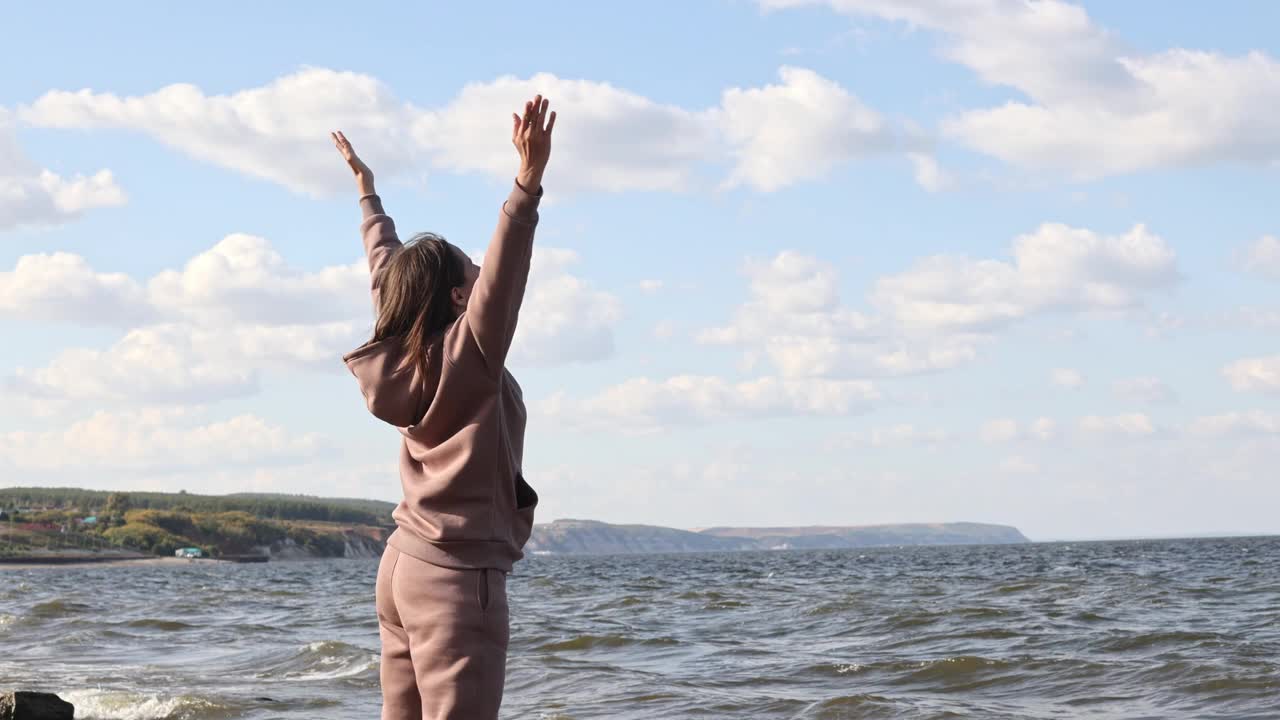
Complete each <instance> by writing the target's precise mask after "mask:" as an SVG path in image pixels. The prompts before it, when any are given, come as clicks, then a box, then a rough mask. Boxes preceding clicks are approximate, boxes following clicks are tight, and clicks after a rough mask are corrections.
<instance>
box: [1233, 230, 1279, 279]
mask: <svg viewBox="0 0 1280 720" xmlns="http://www.w3.org/2000/svg"><path fill="white" fill-rule="evenodd" d="M1237 259H1238V262H1239V264H1240V266H1241V267H1242V268H1243V269H1244V270H1245V271H1247V272H1253V273H1257V274H1259V275H1262V276H1264V277H1267V278H1270V279H1272V280H1280V239H1277V238H1276V237H1275V236H1274V235H1264V236H1262V237H1260V238H1258V239H1257V240H1255V241H1254V242H1252V243H1250V244H1249V245H1248V246H1247V247H1245V248H1244V250H1243V251H1242V252H1241V253H1239V255H1238V258H1237Z"/></svg>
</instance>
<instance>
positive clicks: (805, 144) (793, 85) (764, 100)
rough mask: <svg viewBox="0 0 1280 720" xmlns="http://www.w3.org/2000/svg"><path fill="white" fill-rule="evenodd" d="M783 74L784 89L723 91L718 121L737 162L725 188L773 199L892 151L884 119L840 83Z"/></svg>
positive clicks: (798, 71) (797, 72)
mask: <svg viewBox="0 0 1280 720" xmlns="http://www.w3.org/2000/svg"><path fill="white" fill-rule="evenodd" d="M778 74H779V76H780V78H781V80H782V82H781V84H777V85H766V86H765V87H762V88H750V89H742V88H732V89H729V90H726V91H725V92H724V97H723V99H722V101H721V108H720V111H719V113H718V118H719V122H720V124H721V126H722V127H723V130H724V133H725V135H726V137H727V139H728V142H729V144H730V145H731V146H732V147H733V150H732V153H733V155H734V157H735V158H736V167H735V168H734V170H733V172H732V173H731V174H730V176H729V178H728V180H727V181H726V182H725V185H726V186H727V187H733V186H736V185H741V184H748V185H751V186H753V187H755V188H756V189H759V190H762V191H764V192H770V191H773V190H777V189H778V188H781V187H786V186H787V185H792V184H795V183H796V182H799V181H801V180H811V179H815V178H820V177H822V176H824V175H826V174H827V173H828V172H830V171H831V169H832V168H833V167H835V166H836V165H838V164H839V163H842V162H845V161H847V160H850V159H853V158H856V157H860V156H864V155H868V154H872V153H877V152H883V151H885V150H887V149H890V148H891V147H892V146H893V144H894V140H893V138H892V136H891V135H890V133H889V131H888V128H887V126H886V123H885V121H884V119H883V118H881V117H880V115H879V114H878V113H876V112H875V111H873V110H871V109H870V108H868V107H867V106H866V105H863V104H862V102H861V101H860V100H858V98H856V97H854V96H853V95H852V94H851V93H849V91H847V90H845V89H844V88H843V87H841V86H840V85H839V84H837V83H835V82H832V81H831V80H828V79H826V78H824V77H822V76H821V75H818V74H817V73H815V72H813V71H812V70H806V69H803V68H796V67H783V68H781V69H780V70H779V72H778Z"/></svg>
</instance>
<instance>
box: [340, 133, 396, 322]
mask: <svg viewBox="0 0 1280 720" xmlns="http://www.w3.org/2000/svg"><path fill="white" fill-rule="evenodd" d="M331 136H332V137H333V144H334V145H336V146H337V147H338V152H340V153H342V157H343V159H344V160H346V161H347V165H349V166H351V172H352V173H354V174H355V178H356V189H357V190H358V191H359V193H360V212H361V215H362V220H361V222H360V234H361V236H362V237H363V239H364V254H365V257H367V258H368V259H369V289H370V292H371V294H372V295H373V309H374V310H375V311H376V310H377V309H378V290H379V287H380V286H381V284H382V268H383V267H384V266H385V265H386V264H387V260H388V259H390V258H391V255H392V254H393V253H394V252H395V251H396V250H399V249H400V244H401V243H400V238H399V237H397V236H396V223H395V221H394V220H392V219H391V217H390V216H389V215H387V214H386V212H385V211H383V209H382V198H380V197H378V193H377V191H376V190H374V187H373V171H372V170H370V169H369V166H368V165H366V164H365V162H364V160H361V159H360V156H359V155H357V154H356V151H355V150H354V149H352V147H351V143H350V142H348V141H347V137H346V136H345V135H343V134H342V132H341V131H339V132H335V133H331Z"/></svg>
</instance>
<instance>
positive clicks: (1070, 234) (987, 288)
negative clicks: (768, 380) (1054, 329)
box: [697, 224, 1181, 381]
mask: <svg viewBox="0 0 1280 720" xmlns="http://www.w3.org/2000/svg"><path fill="white" fill-rule="evenodd" d="M1012 254H1013V260H1012V262H1008V261H1002V260H991V259H986V260H974V259H970V258H964V257H953V256H933V257H928V258H925V259H923V260H920V261H918V262H917V263H916V264H915V266H914V267H912V268H910V269H908V270H906V271H904V272H901V273H897V274H893V275H888V276H884V277H882V278H880V279H879V280H878V281H876V282H875V284H874V285H873V287H872V289H871V292H870V293H869V298H870V301H871V304H872V306H874V307H875V308H876V310H877V311H878V312H876V313H875V314H868V313H864V312H862V311H860V310H856V309H853V308H850V307H848V306H846V305H844V304H843V303H842V302H841V299H840V293H839V278H838V273H837V272H836V269H835V268H834V267H833V266H832V265H830V264H829V263H826V262H823V261H821V260H819V259H818V258H815V257H812V256H809V255H805V254H803V253H798V252H795V251H790V250H788V251H783V252H780V253H778V254H777V255H776V256H774V257H773V258H771V259H768V260H760V259H748V260H747V261H746V262H745V263H744V266H743V274H744V275H745V276H746V278H747V284H748V298H747V300H746V301H745V302H744V303H743V304H742V305H741V306H739V307H738V308H737V309H736V310H735V311H734V313H733V315H732V318H731V319H730V321H729V323H727V324H725V325H720V326H714V327H710V328H707V329H704V330H703V331H701V332H700V333H699V334H698V336H697V339H698V341H699V342H701V343H703V344H711V345H730V346H737V347H743V348H746V349H747V350H748V352H749V353H752V354H753V355H755V356H763V357H767V358H768V359H769V360H770V361H771V362H772V363H773V364H774V366H775V367H776V368H777V369H778V371H779V372H780V373H782V374H783V375H784V376H787V377H806V376H808V377H840V376H843V377H856V376H866V375H908V374H916V373H924V372H933V371H939V370H946V369H950V368H954V367H957V366H960V365H963V364H966V363H968V362H971V361H973V360H974V359H975V358H976V357H977V356H978V352H979V350H980V349H981V347H982V346H983V345H985V344H987V343H989V342H990V341H991V340H992V338H993V337H994V335H995V333H996V332H997V331H999V330H1002V329H1004V328H1005V327H1007V326H1009V325H1011V324H1013V323H1016V322H1019V321H1023V320H1025V319H1027V318H1030V317H1032V316H1035V315H1037V314H1043V313H1052V312H1058V313H1064V312H1076V313H1080V312H1090V311H1113V312H1115V311H1127V312H1132V311H1136V310H1141V309H1143V307H1144V303H1145V302H1146V300H1147V297H1148V296H1149V295H1152V294H1154V293H1155V292H1157V291H1161V290H1165V289H1167V288H1170V287H1172V286H1174V285H1175V284H1176V283H1178V281H1179V280H1180V277H1181V276H1180V273H1179V272H1178V269H1177V261H1176V255H1175V254H1174V252H1173V250H1172V248H1170V247H1169V246H1168V244H1167V243H1165V242H1164V240H1163V239H1161V238H1159V237H1158V236H1156V235H1153V234H1152V233H1150V232H1149V231H1148V230H1147V229H1146V228H1145V227H1144V226H1142V225H1138V226H1136V227H1134V228H1133V229H1132V230H1131V231H1129V232H1128V233H1125V234H1124V235H1118V236H1108V235H1100V234H1098V233H1095V232H1093V231H1091V230H1086V229H1081V228H1071V227H1067V226H1065V225H1057V224H1046V225H1042V226H1041V227H1040V228H1038V229H1037V230H1036V231H1035V232H1033V233H1030V234H1027V235H1023V236H1021V237H1018V238H1017V239H1016V240H1015V241H1014V243H1013V253H1012ZM1060 379H1063V380H1072V379H1070V378H1060ZM1081 381H1082V378H1081Z"/></svg>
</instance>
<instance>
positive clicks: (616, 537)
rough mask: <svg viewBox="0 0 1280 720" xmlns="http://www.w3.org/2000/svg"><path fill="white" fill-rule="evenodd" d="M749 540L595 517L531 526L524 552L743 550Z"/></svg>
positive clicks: (601, 552) (603, 552) (610, 552)
mask: <svg viewBox="0 0 1280 720" xmlns="http://www.w3.org/2000/svg"><path fill="white" fill-rule="evenodd" d="M749 545H750V543H744V542H743V541H742V540H741V539H738V538H731V537H715V536H712V535H704V534H702V533H696V532H690V531H688V530H675V529H673V528H664V527H655V526H652V525H610V524H608V523H602V522H597V521H595V520H556V521H555V522H553V523H548V524H543V525H535V526H534V528H533V535H532V536H530V538H529V542H528V543H527V544H526V545H525V552H526V553H557V554H579V553H599V554H613V553H663V552H708V551H729V550H744V549H747V548H748V546H749Z"/></svg>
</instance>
